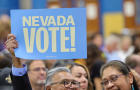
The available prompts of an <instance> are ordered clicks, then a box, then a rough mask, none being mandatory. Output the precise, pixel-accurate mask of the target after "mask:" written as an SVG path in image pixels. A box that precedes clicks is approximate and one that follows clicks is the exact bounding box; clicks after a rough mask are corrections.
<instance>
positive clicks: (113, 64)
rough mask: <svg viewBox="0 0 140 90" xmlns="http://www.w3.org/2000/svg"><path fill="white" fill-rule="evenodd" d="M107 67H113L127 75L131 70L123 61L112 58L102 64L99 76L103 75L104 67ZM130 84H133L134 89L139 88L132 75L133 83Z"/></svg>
mask: <svg viewBox="0 0 140 90" xmlns="http://www.w3.org/2000/svg"><path fill="white" fill-rule="evenodd" d="M108 67H114V68H116V69H117V70H118V71H120V72H121V73H122V74H124V75H128V74H129V72H131V71H130V68H129V67H128V66H127V65H126V64H125V63H123V62H121V61H118V60H113V61H111V62H109V63H106V64H105V65H103V66H102V68H101V71H100V74H101V76H102V75H103V71H104V69H106V68H108ZM132 84H133V86H134V90H139V89H138V85H137V83H136V80H135V78H134V76H133V83H132Z"/></svg>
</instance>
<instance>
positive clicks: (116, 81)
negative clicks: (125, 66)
mask: <svg viewBox="0 0 140 90" xmlns="http://www.w3.org/2000/svg"><path fill="white" fill-rule="evenodd" d="M132 82H133V76H132V74H131V73H130V74H129V75H124V74H122V73H121V72H119V71H118V70H117V69H116V68H114V67H111V66H110V67H107V68H105V69H104V71H103V75H102V84H103V86H104V88H105V90H131V84H132Z"/></svg>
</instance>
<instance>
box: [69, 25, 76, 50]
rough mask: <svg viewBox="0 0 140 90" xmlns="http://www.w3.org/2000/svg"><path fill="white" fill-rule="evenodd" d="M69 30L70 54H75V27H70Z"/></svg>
mask: <svg viewBox="0 0 140 90" xmlns="http://www.w3.org/2000/svg"><path fill="white" fill-rule="evenodd" d="M70 30H71V52H75V51H76V48H75V27H70Z"/></svg>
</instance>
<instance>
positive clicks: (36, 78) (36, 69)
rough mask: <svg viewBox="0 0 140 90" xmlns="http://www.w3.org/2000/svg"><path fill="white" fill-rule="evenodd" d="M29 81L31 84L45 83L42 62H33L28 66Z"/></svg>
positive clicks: (44, 69) (44, 71)
mask: <svg viewBox="0 0 140 90" xmlns="http://www.w3.org/2000/svg"><path fill="white" fill-rule="evenodd" d="M28 75H29V79H30V82H31V84H34V85H42V84H43V85H44V84H45V81H46V76H47V73H46V67H45V64H44V63H43V61H39V60H38V61H33V62H32V63H31V64H30V66H29V72H28Z"/></svg>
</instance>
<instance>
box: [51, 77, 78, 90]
mask: <svg viewBox="0 0 140 90" xmlns="http://www.w3.org/2000/svg"><path fill="white" fill-rule="evenodd" d="M54 84H63V85H64V86H65V88H70V87H74V88H79V87H80V82H78V81H75V80H68V79H64V80H62V81H60V82H54V83H51V85H54Z"/></svg>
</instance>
